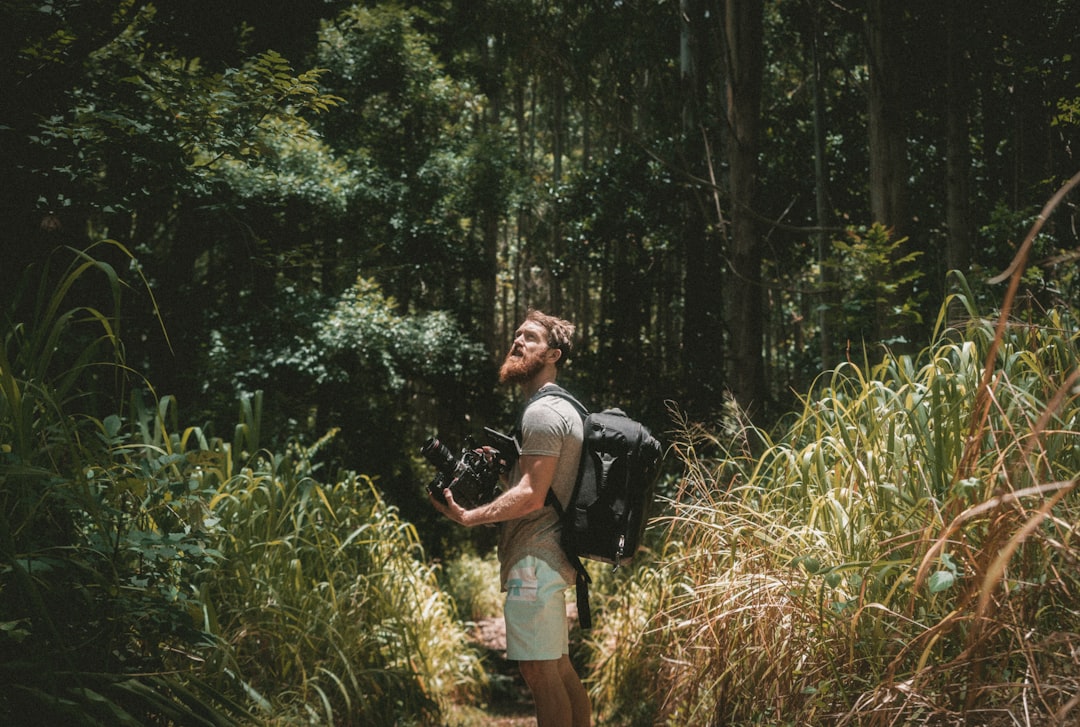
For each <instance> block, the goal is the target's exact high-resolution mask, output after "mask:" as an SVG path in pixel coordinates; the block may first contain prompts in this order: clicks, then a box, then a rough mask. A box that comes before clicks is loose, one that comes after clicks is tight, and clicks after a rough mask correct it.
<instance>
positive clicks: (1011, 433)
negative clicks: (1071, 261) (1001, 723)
mask: <svg viewBox="0 0 1080 727" xmlns="http://www.w3.org/2000/svg"><path fill="white" fill-rule="evenodd" d="M1075 330H1076V328H1075V325H1074V322H1073V321H1071V320H1067V319H1065V318H1064V317H1063V316H1062V315H1060V314H1056V313H1055V314H1052V315H1051V316H1050V317H1049V325H1041V326H1035V325H1019V326H1014V327H1013V328H1011V329H1009V332H1008V334H1007V335H1006V336H1005V338H1004V340H1002V341H1001V346H1000V348H998V350H997V353H996V356H995V358H994V361H993V364H994V369H995V373H994V377H993V385H992V387H991V388H990V390H989V392H988V396H989V406H988V407H987V408H986V415H985V417H984V418H982V419H980V413H979V410H978V409H977V401H978V392H979V390H980V378H981V376H982V367H983V365H984V359H985V358H986V356H987V355H988V352H990V351H991V346H990V344H991V342H992V341H993V340H994V332H993V330H992V329H991V328H990V327H989V326H986V325H984V324H982V323H980V322H978V321H973V322H972V323H971V324H970V326H969V328H968V330H967V332H966V334H965V335H964V336H963V338H962V339H958V338H957V336H956V335H955V332H949V333H948V334H947V335H944V336H943V337H942V340H941V341H940V342H939V343H938V344H937V345H936V346H934V347H931V348H930V349H927V350H926V351H924V352H923V353H922V354H921V355H920V356H919V357H918V358H909V357H894V356H891V355H886V356H885V358H884V359H883V361H882V362H881V363H880V364H878V365H876V366H874V367H872V368H870V369H869V370H867V369H864V368H859V367H856V366H852V365H844V366H841V367H840V368H838V369H837V370H836V371H834V372H832V373H830V374H828V375H826V376H824V377H822V378H821V380H820V381H819V382H818V383H817V385H816V386H815V387H814V388H813V390H812V391H811V392H810V393H809V394H807V395H806V397H805V398H804V400H803V408H802V411H801V412H800V413H799V414H798V416H795V417H793V418H792V419H791V420H790V421H788V422H786V423H785V425H784V426H783V427H781V428H780V429H778V430H777V431H778V434H777V435H776V436H775V437H770V436H769V435H768V434H767V433H764V432H758V431H750V430H746V429H744V430H742V431H737V432H735V433H734V436H730V435H725V438H723V439H722V438H721V437H720V436H717V435H715V434H712V433H710V432H707V431H705V430H704V429H703V428H701V427H699V426H696V425H694V424H693V423H691V422H688V421H682V422H681V424H680V430H681V433H680V434H679V436H678V441H677V442H676V444H675V448H676V450H677V452H678V454H679V456H680V457H681V459H682V461H683V462H684V464H685V467H686V472H685V476H684V478H683V481H682V487H681V490H680V491H679V492H678V493H677V495H676V496H675V497H674V498H673V499H672V501H671V502H670V503H669V507H670V514H668V515H666V516H665V517H664V518H662V519H660V520H659V521H657V522H655V523H654V525H653V528H663V529H664V533H665V535H666V537H667V539H668V542H667V548H666V550H665V551H663V552H662V553H658V554H657V557H656V559H655V562H654V564H653V567H652V568H643V569H639V570H637V571H636V573H635V577H634V580H633V581H632V582H631V583H629V584H627V585H626V586H625V587H624V588H623V590H624V593H623V594H622V595H620V596H617V597H614V598H613V599H612V600H611V601H610V602H608V604H607V610H606V612H605V613H604V615H603V617H602V618H600V619H599V620H598V623H599V624H600V627H599V632H598V633H597V634H595V643H594V645H593V646H594V656H593V667H592V671H593V673H594V678H593V682H592V691H593V695H594V699H595V700H596V701H597V703H598V704H600V705H602V708H603V710H604V714H603V717H602V718H601V723H602V724H612V725H651V724H669V725H676V724H677V725H685V724H689V725H715V724H731V723H737V724H775V725H782V724H792V725H794V724H826V723H827V724H894V723H896V721H897V720H898V721H899V722H903V723H910V722H912V721H920V720H923V719H925V718H927V717H928V716H929V715H931V714H933V715H936V716H937V718H938V719H942V720H946V723H953V722H948V720H954V721H961V720H962V719H963V718H964V717H963V715H966V716H967V717H968V718H976V719H987V718H988V715H991V714H993V713H995V711H996V710H1003V709H1014V708H1017V706H1018V705H1027V706H1028V708H1031V709H1035V710H1036V711H1039V712H1041V713H1046V714H1055V713H1060V714H1061V715H1065V714H1066V713H1069V711H1070V710H1071V709H1072V708H1073V707H1075V706H1076V705H1075V700H1073V701H1070V695H1073V694H1075V693H1076V690H1077V688H1078V686H1080V669H1077V668H1076V665H1075V664H1074V663H1071V661H1070V660H1071V657H1070V654H1073V653H1075V649H1076V648H1077V647H1078V646H1080V613H1078V611H1077V609H1076V596H1075V594H1076V592H1077V588H1078V587H1080V577H1078V576H1077V570H1076V567H1075V564H1076V563H1077V562H1078V559H1080V550H1078V546H1077V543H1076V535H1075V533H1076V523H1077V521H1078V518H1080V502H1078V500H1077V495H1076V484H1077V477H1078V473H1080V433H1078V432H1080V389H1078V388H1077V386H1076V381H1077V374H1076V369H1075V367H1076V361H1077V360H1078V359H1077V348H1078V347H1077V335H1076V333H1075ZM750 442H760V443H763V445H762V446H760V447H756V446H755V447H753V448H752V447H751V445H750V444H749V443H750ZM752 449H753V451H752ZM657 715H659V717H657ZM657 720H658V721H657ZM957 723H958V722H957Z"/></svg>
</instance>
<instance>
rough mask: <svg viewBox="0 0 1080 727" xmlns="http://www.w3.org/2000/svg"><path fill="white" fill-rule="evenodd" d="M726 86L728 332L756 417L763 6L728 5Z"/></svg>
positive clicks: (737, 373)
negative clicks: (756, 213)
mask: <svg viewBox="0 0 1080 727" xmlns="http://www.w3.org/2000/svg"><path fill="white" fill-rule="evenodd" d="M723 10H724V16H723V39H724V42H723V49H724V82H725V86H726V88H727V103H726V106H725V112H726V126H725V128H726V132H727V135H726V136H727V145H726V147H725V149H726V152H727V159H728V164H729V165H730V172H729V175H728V177H729V194H730V205H731V225H730V228H731V235H730V241H731V243H730V244H731V249H730V252H729V257H730V260H731V262H730V270H729V275H728V279H727V290H728V306H727V311H728V314H729V317H728V321H729V323H728V331H729V334H730V336H731V340H732V356H731V367H732V370H731V377H730V378H731V382H732V387H733V389H734V393H735V400H736V401H737V402H738V403H739V405H740V406H741V407H742V408H743V409H744V410H745V411H747V412H748V413H749V414H751V416H753V415H756V414H758V413H759V412H761V411H762V410H763V408H764V407H765V406H766V403H767V399H768V391H767V388H766V385H765V371H764V366H763V360H762V342H763V333H764V320H763V316H762V305H763V298H762V280H761V274H762V270H761V260H762V255H761V243H760V239H759V238H758V232H757V224H756V221H755V219H754V209H755V190H756V185H757V172H758V166H757V155H758V134H759V124H760V120H761V119H760V115H761V88H762V71H763V68H764V55H763V54H764V46H763V39H762V30H763V12H764V10H763V3H762V2H761V1H760V0H726V2H725V3H724V4H723Z"/></svg>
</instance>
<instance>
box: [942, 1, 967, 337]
mask: <svg viewBox="0 0 1080 727" xmlns="http://www.w3.org/2000/svg"><path fill="white" fill-rule="evenodd" d="M956 5H957V3H955V2H950V3H947V4H946V8H947V9H946V13H947V15H946V33H947V34H948V49H947V52H948V58H947V61H946V64H947V69H946V72H947V74H948V75H947V88H946V92H945V94H944V96H945V222H946V226H947V228H948V237H947V238H946V249H945V271H946V272H949V271H952V270H958V271H960V272H962V273H966V272H967V269H968V265H969V264H970V262H971V239H972V229H971V205H970V202H969V201H968V198H969V192H968V174H969V170H970V169H971V150H970V149H969V148H968V104H969V103H970V99H971V93H970V89H969V84H968V82H967V80H965V79H966V78H967V77H968V76H967V68H966V63H965V58H966V53H965V43H964V42H963V41H962V39H961V35H962V33H961V32H959V29H958V26H957V24H958V22H959V21H960V18H961V17H966V14H964V15H961V14H960V13H959V12H958V10H957V8H956ZM957 307H959V308H960V309H962V308H963V306H961V305H959V303H957ZM959 312H960V311H953V310H950V318H952V317H954V315H955V314H956V313H959Z"/></svg>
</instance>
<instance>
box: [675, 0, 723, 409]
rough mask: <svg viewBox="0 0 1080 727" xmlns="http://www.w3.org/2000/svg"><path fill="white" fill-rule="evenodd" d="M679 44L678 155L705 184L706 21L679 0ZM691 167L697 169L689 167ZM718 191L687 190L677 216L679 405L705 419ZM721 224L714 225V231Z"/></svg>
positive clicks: (711, 373)
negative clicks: (711, 212)
mask: <svg viewBox="0 0 1080 727" xmlns="http://www.w3.org/2000/svg"><path fill="white" fill-rule="evenodd" d="M680 10H681V12H680V16H681V18H682V42H681V47H680V68H681V78H682V107H683V113H682V118H683V129H682V132H683V139H684V146H683V151H684V154H685V157H686V159H687V163H688V164H689V165H691V171H692V173H693V174H694V175H695V176H697V177H699V178H702V179H708V178H710V177H712V176H714V175H713V172H712V171H711V170H709V169H708V160H709V156H710V155H709V154H708V153H707V150H706V149H705V137H704V133H703V130H702V125H701V98H702V97H703V95H704V89H703V88H702V79H701V76H700V74H699V72H698V69H700V68H702V67H703V64H702V63H701V62H700V58H701V52H702V49H701V42H702V37H703V36H704V35H705V34H706V32H707V31H706V27H707V26H706V21H705V17H704V13H703V12H702V8H701V3H700V2H696V1H695V0H682V2H681V5H680ZM694 165H696V166H694ZM717 194H718V191H717V190H708V189H706V190H695V189H693V188H691V189H690V191H689V193H688V194H687V195H686V199H685V202H684V204H683V207H682V210H681V214H680V217H681V219H682V242H683V251H684V260H682V267H683V269H684V270H685V275H684V278H683V286H684V293H683V295H684V302H685V306H684V310H685V313H684V314H683V323H682V343H683V345H682V347H681V348H682V351H683V354H682V362H681V365H682V372H683V385H682V390H683V402H682V403H683V406H684V407H685V408H686V410H687V411H688V412H689V413H690V414H691V415H692V416H705V415H707V414H708V413H710V412H715V411H718V410H719V409H720V407H721V406H722V404H723V391H724V337H723V331H724V327H723V297H722V295H721V293H722V288H721V286H720V285H718V284H717V283H718V281H719V280H720V277H721V276H720V269H719V268H720V266H719V261H720V253H721V250H720V243H719V239H718V236H716V235H715V234H710V233H709V232H708V227H709V220H708V214H707V212H706V210H708V209H710V208H711V207H712V206H713V205H712V204H711V203H710V202H709V200H710V199H711V198H715V196H716V195H717ZM719 225H720V220H717V221H716V227H717V228H719Z"/></svg>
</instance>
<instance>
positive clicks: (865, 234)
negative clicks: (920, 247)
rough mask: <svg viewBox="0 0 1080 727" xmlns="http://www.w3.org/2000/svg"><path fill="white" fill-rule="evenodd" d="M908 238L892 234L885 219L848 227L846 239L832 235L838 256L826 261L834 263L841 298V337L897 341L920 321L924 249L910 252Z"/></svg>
mask: <svg viewBox="0 0 1080 727" xmlns="http://www.w3.org/2000/svg"><path fill="white" fill-rule="evenodd" d="M908 243H909V240H908V238H906V237H904V238H900V239H894V238H893V236H892V234H891V232H890V231H889V230H888V229H887V228H886V227H885V226H884V225H882V224H881V223H874V224H873V225H871V226H870V227H869V228H859V229H854V228H852V229H849V230H848V232H847V239H846V240H834V241H833V250H834V255H833V257H831V258H830V259H829V260H828V261H826V262H825V264H826V265H829V266H831V267H833V268H834V270H835V272H834V274H833V275H834V277H833V279H834V280H837V281H840V282H838V283H836V284H835V285H836V289H837V297H838V298H839V302H838V303H836V304H835V305H836V306H837V307H838V311H837V315H835V319H836V320H835V326H836V333H835V334H834V335H835V337H836V338H837V339H838V340H841V341H843V340H847V341H849V342H852V343H855V344H856V345H859V344H861V343H862V342H864V341H867V342H878V341H881V342H884V343H885V344H886V345H889V344H894V343H899V342H901V341H902V339H899V338H893V339H890V338H888V337H887V336H889V335H892V336H898V335H902V333H903V331H905V330H909V329H910V327H911V326H912V325H913V324H916V323H919V322H921V319H922V317H921V315H920V313H919V310H920V302H921V301H922V299H924V298H925V293H921V294H920V293H918V292H917V291H916V290H915V289H914V286H915V285H916V283H917V282H918V280H919V279H920V278H921V277H922V273H921V272H920V271H919V270H918V268H916V267H914V262H915V260H916V259H917V258H918V257H919V256H920V255H922V252H920V251H917V250H916V251H909V250H908V249H907V248H909V247H910V245H909V244H908Z"/></svg>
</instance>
